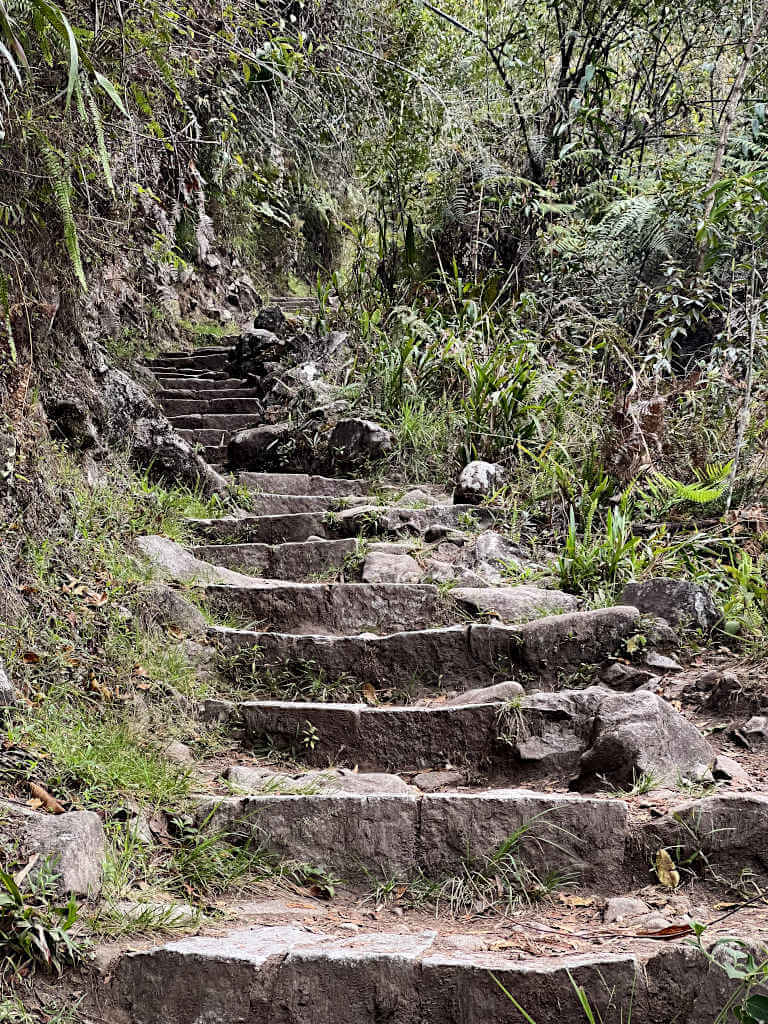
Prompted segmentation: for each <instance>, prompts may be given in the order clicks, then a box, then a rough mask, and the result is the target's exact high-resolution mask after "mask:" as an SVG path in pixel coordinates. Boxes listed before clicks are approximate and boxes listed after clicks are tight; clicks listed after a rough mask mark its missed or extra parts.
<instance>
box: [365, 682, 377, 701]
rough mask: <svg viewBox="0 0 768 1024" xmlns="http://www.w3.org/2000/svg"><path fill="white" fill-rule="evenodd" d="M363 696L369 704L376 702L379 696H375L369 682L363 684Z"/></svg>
mask: <svg viewBox="0 0 768 1024" xmlns="http://www.w3.org/2000/svg"><path fill="white" fill-rule="evenodd" d="M363 696H364V697H365V699H366V701H367V702H368V703H369V704H378V703H379V698H378V697H377V696H376V691H375V690H374V688H373V687H372V686H371V684H370V683H364V684H363Z"/></svg>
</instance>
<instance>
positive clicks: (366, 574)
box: [362, 551, 423, 583]
mask: <svg viewBox="0 0 768 1024" xmlns="http://www.w3.org/2000/svg"><path fill="white" fill-rule="evenodd" d="M422 576H423V572H422V569H421V566H420V565H419V563H418V562H417V561H416V559H415V558H411V556H410V555H409V554H406V553H405V552H404V551H398V552H390V551H371V552H369V553H368V555H367V556H366V559H365V563H364V565H363V574H362V580H363V583H418V582H419V581H420V580H421V578H422Z"/></svg>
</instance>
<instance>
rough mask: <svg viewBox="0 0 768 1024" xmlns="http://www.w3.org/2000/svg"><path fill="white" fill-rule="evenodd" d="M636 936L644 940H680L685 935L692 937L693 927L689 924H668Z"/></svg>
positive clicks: (638, 933)
mask: <svg viewBox="0 0 768 1024" xmlns="http://www.w3.org/2000/svg"><path fill="white" fill-rule="evenodd" d="M636 934H637V935H638V936H640V937H642V938H644V939H681V938H683V936H685V935H693V927H692V926H691V925H689V924H670V925H668V926H667V927H666V928H658V929H656V930H655V931H652V932H637V933H636Z"/></svg>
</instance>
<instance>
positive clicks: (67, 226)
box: [37, 135, 88, 291]
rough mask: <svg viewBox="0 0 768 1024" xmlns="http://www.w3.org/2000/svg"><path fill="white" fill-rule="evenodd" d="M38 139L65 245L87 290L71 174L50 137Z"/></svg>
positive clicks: (77, 275)
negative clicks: (64, 165)
mask: <svg viewBox="0 0 768 1024" xmlns="http://www.w3.org/2000/svg"><path fill="white" fill-rule="evenodd" d="M37 140H38V145H39V146H40V154H41V156H42V159H43V165H44V166H45V170H46V172H47V174H48V177H49V178H50V179H51V187H52V189H53V196H54V199H55V201H56V207H57V209H58V211H59V215H60V217H61V220H62V223H63V225H64V245H65V246H66V249H67V252H68V253H69V258H70V261H71V263H72V269H73V270H74V272H75V276H76V277H77V280H78V281H79V283H80V287H81V288H82V289H83V291H87V290H88V285H87V284H86V281H85V271H84V270H83V261H82V259H81V256H80V242H79V239H78V236H77V225H76V224H75V218H74V215H73V213H72V186H71V184H70V180H69V175H68V174H66V173H65V172H64V168H63V166H62V163H61V160H60V159H59V155H58V153H57V152H56V150H55V149H54V148H53V146H52V145H51V144H50V142H49V141H48V139H47V138H46V137H45V136H44V135H38V136H37Z"/></svg>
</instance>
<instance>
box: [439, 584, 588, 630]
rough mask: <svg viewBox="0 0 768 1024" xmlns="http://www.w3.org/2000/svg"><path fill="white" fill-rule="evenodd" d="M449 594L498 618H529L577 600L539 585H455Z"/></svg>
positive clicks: (569, 608) (557, 611)
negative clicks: (543, 588)
mask: <svg viewBox="0 0 768 1024" xmlns="http://www.w3.org/2000/svg"><path fill="white" fill-rule="evenodd" d="M451 598H452V599H453V600H454V601H458V602H459V604H461V605H464V606H465V607H467V608H468V610H470V611H471V612H472V613H474V614H477V613H478V612H486V613H488V614H491V615H495V616H497V617H498V618H499V619H501V620H502V622H509V623H515V622H530V621H531V620H532V619H541V618H544V617H546V616H548V615H563V614H565V613H567V612H575V611H577V610H578V608H579V607H580V605H581V601H580V600H579V599H578V598H577V597H573V596H572V595H571V594H564V593H563V592H562V591H560V590H542V589H541V588H540V587H529V586H519V587H457V588H455V589H454V590H452V591H451Z"/></svg>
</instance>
